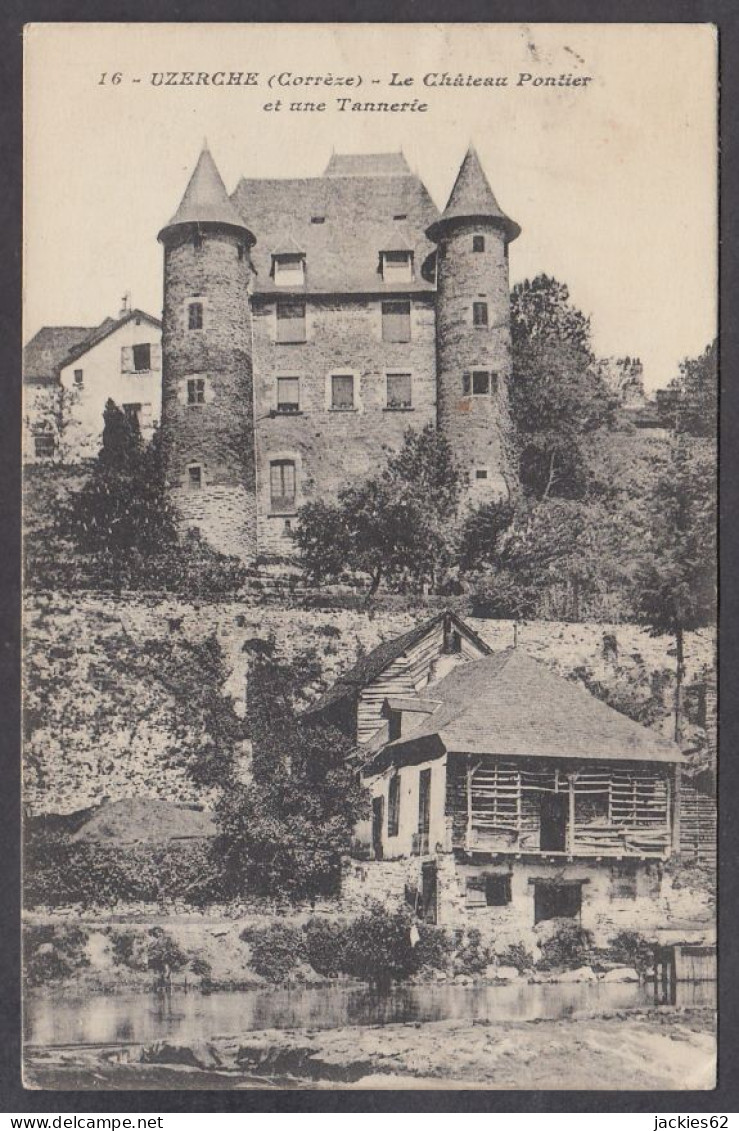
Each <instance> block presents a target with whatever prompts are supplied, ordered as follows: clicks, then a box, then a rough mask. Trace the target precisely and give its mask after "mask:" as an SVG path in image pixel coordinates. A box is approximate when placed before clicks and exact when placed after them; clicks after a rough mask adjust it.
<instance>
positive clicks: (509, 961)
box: [498, 943, 534, 974]
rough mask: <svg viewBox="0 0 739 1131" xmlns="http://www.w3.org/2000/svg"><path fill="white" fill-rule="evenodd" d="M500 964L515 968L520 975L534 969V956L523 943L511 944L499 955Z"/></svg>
mask: <svg viewBox="0 0 739 1131" xmlns="http://www.w3.org/2000/svg"><path fill="white" fill-rule="evenodd" d="M498 963H499V964H500V965H501V966H515V967H516V969H517V970H518V972H519V974H523V973H524V972H525V971H526V970H531V969H532V968H533V965H534V956H533V955H532V953H531V951H530V950H527V949H526V947H525V946H524V944H523V943H511V945H510V946H508V947H506V949H505V950H503V951H501V953H500V954H499V955H498Z"/></svg>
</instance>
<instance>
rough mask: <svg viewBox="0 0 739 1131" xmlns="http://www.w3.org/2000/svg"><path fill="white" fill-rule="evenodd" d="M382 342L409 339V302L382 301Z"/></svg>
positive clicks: (406, 340)
mask: <svg viewBox="0 0 739 1131" xmlns="http://www.w3.org/2000/svg"><path fill="white" fill-rule="evenodd" d="M382 340H383V342H409V341H410V340H411V304H410V302H383V304H382Z"/></svg>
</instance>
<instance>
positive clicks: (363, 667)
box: [305, 609, 490, 715]
mask: <svg viewBox="0 0 739 1131" xmlns="http://www.w3.org/2000/svg"><path fill="white" fill-rule="evenodd" d="M446 616H448V617H450V619H451V622H452V624H453V625H454V626H455V628H457V629H458V630H459V631H461V632H463V633H464V634H465V635H466V636H467V637H468V638H469V639H471V640H474V642H475V643H476V644H477V645H478V647H479V648H480V649H481V650H483V651H485V652H489V651H490V649H489V648H488V646H487V644H485V643H484V641H483V640H481V639H480V637H479V636H477V634H476V633H475V632H473V631H472V629H470V628H468V626H467V625H466V624H465V623H464V621H462V620H460V618H459V617H458V616H457V614H456V613H453V612H451V611H450V610H449V609H446V610H444V611H443V612H440V613H437V614H436V616H433V617H430V618H429V620H426V621H423V623H422V624H419V625H416V627H415V628H412V629H411V630H410V632H405V633H403V635H402V636H396V637H394V639H392V640H385V641H384V642H383V643H382V644H380V645H379V646H378V647H377V648H374V649H373V650H372V651H371V652H368V654H367V655H366V656H362V657H361V659H359V660H357V662H356V664H355V665H354V667H352V668H349V670H348V671H347V672H345V673H344V675H342V676H341V678H340V679H339V680H337V682H336V683H335V684H334V685H333V687H330V688H329V689H328V691H327V692H326V693H325V694H324V695H322V696H321V698H320V699H319V700H318V701H317V702H316V703H314V704H313V706H312V707H310V708H309V709H308V710H307V711H306V712H305V714H306V715H317V714H321V713H323V712H324V711H325V710H327V708H329V707H332V706H334V705H335V704H337V703H339V702H341V701H342V700H344V699H347V698H349V697H352V696H353V695H354V694H355V693H356V691H357V690H358V689H361V688H363V687H367V686H368V685H369V684H370V683H372V682H373V681H374V680H375V679H377V677H378V676H379V675H381V674H382V672H384V670H385V668H387V667H389V666H390V664H392V663H393V662H394V661H395V660H397V659H398V658H399V657H400V656H402V655H403V653H404V652H405V651H406V650H407V649H408V648H412V647H413V646H414V644H417V643H418V641H419V640H423V638H424V636H426V634H427V633H428V632H430V631H431V630H432V629H433V628H434V627H435V626H436V625H437V624H440V623H441V622H442V621H443V620H444V617H446ZM434 686H437V685H436V684H435V685H434ZM432 698H433V696H432Z"/></svg>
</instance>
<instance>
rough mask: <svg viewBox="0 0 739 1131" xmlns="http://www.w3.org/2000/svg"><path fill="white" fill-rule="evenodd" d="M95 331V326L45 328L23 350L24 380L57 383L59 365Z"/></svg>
mask: <svg viewBox="0 0 739 1131" xmlns="http://www.w3.org/2000/svg"><path fill="white" fill-rule="evenodd" d="M94 329H95V327H94V326H43V327H42V328H41V329H40V330H39V332H38V333H37V334H34V336H33V337H32V338H31V340H30V342H29V343H28V344H27V345H26V346H25V347H24V349H23V380H24V381H32V382H35V383H41V382H44V381H48V382H51V381H55V380H56V371H57V369H58V367H59V363H60V362H61V361H62V360H63V359H64V358H65V357H66V356H67V354H68V353H69V351H70V350H71V349H73V348H74V346H77V345H79V343H80V342H81V341H83V340H84V339H85V338H86V337H88V335H89V334H92V333H93V332H94Z"/></svg>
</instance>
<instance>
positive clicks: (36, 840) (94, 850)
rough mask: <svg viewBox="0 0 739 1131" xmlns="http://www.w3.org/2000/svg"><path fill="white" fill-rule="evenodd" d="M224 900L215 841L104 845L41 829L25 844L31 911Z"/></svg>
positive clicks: (27, 897) (26, 889)
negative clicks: (70, 906)
mask: <svg viewBox="0 0 739 1131" xmlns="http://www.w3.org/2000/svg"><path fill="white" fill-rule="evenodd" d="M220 898H222V884H221V879H220V869H219V867H218V861H217V859H216V857H215V849H214V846H213V844H212V843H209V842H206V841H202V842H193V843H190V844H151V845H147V844H143V845H135V846H132V845H125V846H121V845H119V844H99V843H96V842H93V841H76V842H75V841H71V840H70V839H69V838H68V837H67V836H65V835H64V834H63V833H58V832H47V831H38V832H35V833H33V834H30V835H28V836H27V838H26V843H25V866H24V884H23V899H24V903H25V905H26V906H27V907H35V906H39V905H44V906H47V907H59V906H62V905H64V904H68V903H79V904H81V905H82V906H83V907H91V906H98V905H99V906H112V905H113V904H115V903H118V902H126V901H129V900H131V901H141V902H144V903H162V902H168V901H173V900H183V901H186V902H188V903H190V904H192V905H194V906H202V905H204V904H207V903H211V902H214V901H217V900H218V899H220Z"/></svg>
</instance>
